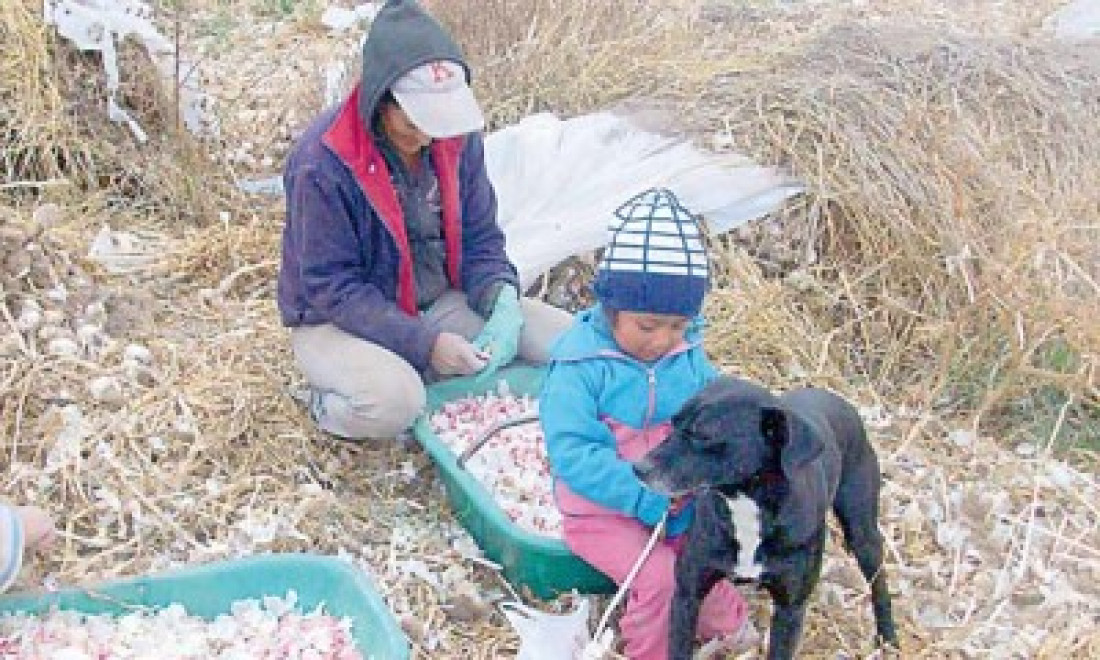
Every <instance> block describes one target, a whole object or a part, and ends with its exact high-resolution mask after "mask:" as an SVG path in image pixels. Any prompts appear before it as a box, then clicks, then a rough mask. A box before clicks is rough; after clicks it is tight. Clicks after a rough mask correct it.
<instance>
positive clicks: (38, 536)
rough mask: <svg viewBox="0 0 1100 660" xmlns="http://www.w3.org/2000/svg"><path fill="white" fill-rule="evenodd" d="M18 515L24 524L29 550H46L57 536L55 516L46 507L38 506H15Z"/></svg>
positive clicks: (24, 534)
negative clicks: (52, 516)
mask: <svg viewBox="0 0 1100 660" xmlns="http://www.w3.org/2000/svg"><path fill="white" fill-rule="evenodd" d="M15 512H16V515H17V516H19V521H20V522H21V523H22V524H23V536H24V538H25V539H26V546H27V549H28V550H46V549H48V548H49V547H50V546H52V545H53V542H54V541H55V540H56V538H57V530H56V529H54V523H53V518H51V517H50V514H49V513H47V512H46V511H45V509H40V508H39V507H36V506H19V507H15Z"/></svg>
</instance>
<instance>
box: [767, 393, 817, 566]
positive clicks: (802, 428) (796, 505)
mask: <svg viewBox="0 0 1100 660" xmlns="http://www.w3.org/2000/svg"><path fill="white" fill-rule="evenodd" d="M773 413H774V414H773ZM763 424H764V425H765V428H764V429H763V432H764V433H765V437H768V434H771V436H772V437H773V438H774V440H772V441H773V442H775V443H777V444H779V445H780V468H781V469H782V470H783V476H784V478H785V479H786V481H787V499H786V500H785V501H784V502H783V505H782V506H781V507H780V509H779V519H778V524H779V526H780V527H781V528H783V530H784V532H785V535H786V537H787V542H788V543H790V544H791V545H801V544H803V543H805V542H806V541H808V540H809V538H810V537H811V536H812V535H813V534H814V532H816V531H817V530H818V528H820V527H821V525H822V521H823V520H825V515H826V513H827V512H828V510H829V507H830V506H831V505H832V501H831V498H830V496H829V486H828V483H827V482H826V479H825V473H824V471H823V470H822V467H821V465H820V461H818V460H817V459H818V457H819V456H821V452H822V451H823V450H824V448H825V443H824V441H823V440H822V438H821V436H820V434H819V433H818V432H817V431H816V430H815V429H814V427H812V426H811V425H810V424H809V423H808V422H807V421H806V420H805V419H804V418H803V417H802V416H800V415H798V414H797V413H795V412H793V411H791V410H789V409H776V410H772V411H769V413H767V414H765V416H764V422H763Z"/></svg>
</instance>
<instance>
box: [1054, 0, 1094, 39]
mask: <svg viewBox="0 0 1100 660" xmlns="http://www.w3.org/2000/svg"><path fill="white" fill-rule="evenodd" d="M1045 25H1046V28H1047V29H1048V30H1052V31H1053V32H1054V34H1056V35H1058V36H1059V37H1062V38H1064V39H1088V38H1091V37H1100V0H1073V2H1070V3H1068V4H1067V5H1066V6H1064V7H1062V8H1061V9H1059V10H1058V11H1056V12H1054V13H1053V14H1051V16H1050V17H1049V18H1048V19H1047V20H1046V23H1045Z"/></svg>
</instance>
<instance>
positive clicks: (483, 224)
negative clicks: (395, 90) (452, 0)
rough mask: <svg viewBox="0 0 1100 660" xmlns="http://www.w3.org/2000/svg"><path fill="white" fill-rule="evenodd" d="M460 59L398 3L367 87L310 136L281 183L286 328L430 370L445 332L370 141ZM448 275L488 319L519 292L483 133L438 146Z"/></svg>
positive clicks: (366, 64) (367, 62)
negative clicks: (382, 108)
mask: <svg viewBox="0 0 1100 660" xmlns="http://www.w3.org/2000/svg"><path fill="white" fill-rule="evenodd" d="M437 60H451V61H454V62H456V63H458V64H460V65H461V66H462V67H463V68H464V69H466V71H467V80H469V68H468V66H467V65H466V63H465V61H464V60H463V59H462V55H461V51H460V50H459V48H458V46H457V45H456V44H455V43H454V41H453V40H452V39H451V38H450V36H449V35H448V34H447V33H446V31H445V30H444V29H443V28H442V27H441V26H440V25H439V23H438V22H436V20H435V19H434V18H432V17H431V16H429V15H428V14H427V13H425V12H424V10H423V9H422V8H421V7H420V6H419V5H418V4H417V3H416V2H413V1H412V0H390V1H389V2H387V3H386V5H385V6H384V7H383V8H382V9H381V10H380V11H379V13H378V15H377V16H376V17H375V19H374V22H373V23H372V25H371V28H370V33H369V35H368V37H367V39H366V40H365V42H364V46H363V78H362V81H361V83H360V84H359V86H357V87H356V89H355V90H353V91H352V93H351V94H350V96H349V97H348V98H347V99H346V100H345V101H344V103H343V104H341V105H338V106H337V107H334V108H332V109H330V110H328V111H326V112H325V113H323V114H322V115H321V116H319V117H318V118H317V119H315V120H314V121H313V123H312V124H311V125H310V126H309V127H308V128H307V129H306V130H305V131H304V133H303V134H302V136H301V137H300V138H299V139H298V141H297V142H296V143H295V145H294V148H293V149H292V151H291V153H290V156H289V158H288V161H287V165H286V169H285V172H284V175H283V181H284V185H285V188H286V203H287V209H286V225H285V227H284V229H283V242H282V264H281V267H280V269H279V292H278V299H279V310H280V314H281V317H282V322H283V324H284V325H286V326H289V327H295V326H303V325H319V324H322V323H332V324H333V325H335V326H337V327H338V328H340V329H341V330H343V331H345V332H347V333H349V334H352V335H354V336H357V337H361V338H362V339H365V340H367V341H370V342H372V343H375V344H378V345H380V346H383V347H385V348H387V349H389V350H391V351H393V352H394V353H397V354H398V355H400V356H401V357H403V358H404V359H405V360H407V361H408V362H409V363H411V364H412V365H413V366H414V367H415V368H417V369H418V370H421V371H423V370H424V369H425V368H426V367H427V366H428V364H429V362H430V359H431V350H432V346H433V345H434V343H435V340H436V337H437V336H438V335H439V329H438V328H436V327H434V326H433V325H432V324H431V323H429V322H428V321H426V320H425V319H424V318H422V317H421V316H420V315H419V314H418V312H417V295H416V278H415V276H414V266H413V263H412V252H411V250H410V248H409V238H408V235H407V230H406V225H405V219H404V217H403V213H402V209H401V205H400V203H399V201H398V196H397V192H396V190H395V188H394V185H393V183H392V180H391V173H390V170H389V168H388V167H387V164H386V159H385V157H384V156H383V153H382V151H381V150H380V149H379V145H378V144H376V141H375V137H374V136H373V135H372V132H371V121H372V118H373V115H374V112H375V108H376V106H377V105H378V102H379V100H380V99H382V97H383V96H384V94H385V92H386V91H387V90H388V89H389V88H390V87H391V86H392V85H393V83H394V82H395V81H396V80H397V79H398V78H400V77H401V76H402V75H404V74H405V73H406V72H408V71H409V70H411V69H414V68H416V67H417V66H420V65H421V64H425V63H427V62H432V61H437ZM429 149H430V158H431V164H432V167H433V169H434V171H435V175H436V177H437V179H438V184H439V193H440V203H441V207H442V211H441V215H442V230H443V237H444V244H445V252H446V270H447V277H448V279H449V281H450V285H451V286H452V287H454V288H456V289H459V290H461V291H464V292H465V293H466V295H467V298H468V300H469V301H470V304H471V306H472V307H473V308H474V309H475V310H477V311H478V312H480V313H481V314H483V315H485V314H487V313H488V311H489V308H490V307H491V305H492V302H493V298H495V293H496V292H497V291H498V290H499V288H500V285H501V284H502V283H511V284H513V285H515V286H516V287H517V288H518V286H519V281H518V277H517V274H516V269H515V267H514V266H513V265H512V263H511V262H510V261H509V259H508V256H507V254H506V253H505V251H504V234H503V232H502V231H501V229H500V226H499V225H498V224H497V203H496V193H495V192H494V191H493V187H492V184H491V183H490V182H489V179H488V176H487V174H486V170H485V160H484V147H483V143H482V136H481V134H470V135H466V136H461V137H456V138H448V139H444V140H433V141H432V144H431V146H430V148H429Z"/></svg>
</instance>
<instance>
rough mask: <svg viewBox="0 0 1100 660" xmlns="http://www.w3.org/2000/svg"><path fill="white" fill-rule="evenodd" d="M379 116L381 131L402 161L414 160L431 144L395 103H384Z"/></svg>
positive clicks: (429, 139) (428, 138) (425, 135)
mask: <svg viewBox="0 0 1100 660" xmlns="http://www.w3.org/2000/svg"><path fill="white" fill-rule="evenodd" d="M381 116H382V131H383V132H384V133H385V134H386V137H387V138H388V139H389V141H390V143H391V144H393V146H394V147H395V148H396V149H397V153H399V154H400V155H401V157H402V158H403V159H405V160H408V161H412V160H414V159H416V158H417V157H418V156H419V154H420V150H421V149H423V148H424V147H426V146H428V145H429V144H430V143H431V141H432V139H431V138H430V137H428V136H427V134H425V133H424V132H423V131H421V130H420V129H419V128H417V127H416V124H414V123H412V120H411V119H409V116H408V115H406V114H405V111H404V110H402V109H401V106H400V105H398V104H397V103H396V102H392V103H391V102H384V103H383V104H382V109H381Z"/></svg>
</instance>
